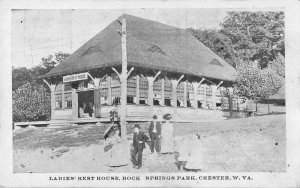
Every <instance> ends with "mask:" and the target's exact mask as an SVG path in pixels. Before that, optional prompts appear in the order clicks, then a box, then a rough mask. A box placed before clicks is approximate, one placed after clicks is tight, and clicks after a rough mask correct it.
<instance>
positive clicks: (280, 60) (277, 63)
mask: <svg viewBox="0 0 300 188" xmlns="http://www.w3.org/2000/svg"><path fill="white" fill-rule="evenodd" d="M284 64H285V63H284V57H283V55H281V54H278V55H277V56H276V58H275V59H274V60H273V61H272V62H270V63H269V65H268V66H269V67H270V68H272V69H273V70H275V71H276V72H277V74H278V75H279V76H281V77H283V78H285V66H284Z"/></svg>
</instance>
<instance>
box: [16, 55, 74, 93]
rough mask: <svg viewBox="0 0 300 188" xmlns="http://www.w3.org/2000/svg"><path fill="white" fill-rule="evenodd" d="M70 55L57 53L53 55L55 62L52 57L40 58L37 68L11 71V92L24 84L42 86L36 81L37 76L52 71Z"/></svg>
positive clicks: (22, 68) (38, 80)
mask: <svg viewBox="0 0 300 188" xmlns="http://www.w3.org/2000/svg"><path fill="white" fill-rule="evenodd" d="M69 56H70V54H68V53H63V52H58V53H55V60H54V59H53V58H54V56H53V55H49V56H48V57H43V58H41V63H40V64H39V65H37V66H34V67H32V68H31V69H28V68H26V67H21V68H14V67H13V70H12V86H13V87H12V90H13V91H15V90H16V89H17V88H18V87H20V86H21V85H23V84H25V83H27V82H28V83H30V84H31V85H34V86H38V85H42V84H43V81H42V80H40V79H38V78H39V76H41V75H44V74H46V73H47V72H49V71H50V70H52V69H53V68H54V67H55V66H57V65H58V64H59V63H61V62H62V61H64V60H65V59H66V58H67V57H69Z"/></svg>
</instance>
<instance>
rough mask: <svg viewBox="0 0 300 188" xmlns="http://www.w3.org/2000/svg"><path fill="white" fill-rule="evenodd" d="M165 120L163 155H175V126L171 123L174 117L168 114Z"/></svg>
mask: <svg viewBox="0 0 300 188" xmlns="http://www.w3.org/2000/svg"><path fill="white" fill-rule="evenodd" d="M163 118H164V119H165V120H166V122H165V123H163V124H162V125H161V153H174V125H173V123H170V119H171V118H172V116H171V115H170V114H166V115H164V116H163Z"/></svg>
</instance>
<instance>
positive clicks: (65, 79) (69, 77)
mask: <svg viewBox="0 0 300 188" xmlns="http://www.w3.org/2000/svg"><path fill="white" fill-rule="evenodd" d="M87 79H88V73H87V72H85V73H80V74H72V75H67V76H64V77H63V82H64V83H66V82H75V81H79V80H87Z"/></svg>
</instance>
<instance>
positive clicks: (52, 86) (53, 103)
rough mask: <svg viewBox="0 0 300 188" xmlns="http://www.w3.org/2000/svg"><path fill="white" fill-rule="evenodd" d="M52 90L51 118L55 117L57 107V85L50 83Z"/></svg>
mask: <svg viewBox="0 0 300 188" xmlns="http://www.w3.org/2000/svg"><path fill="white" fill-rule="evenodd" d="M49 87H50V91H51V119H54V109H55V87H56V85H53V84H52V85H50V86H49Z"/></svg>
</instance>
